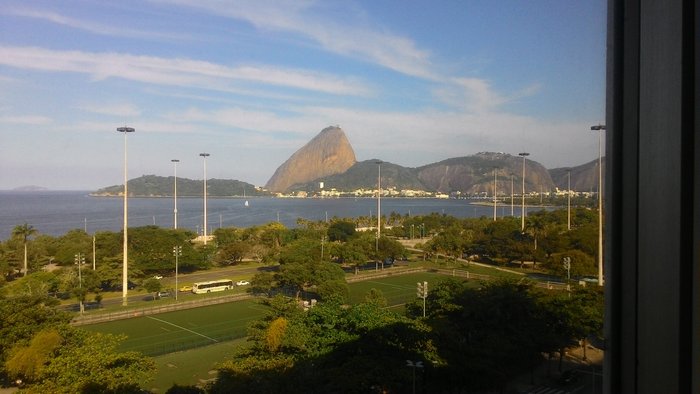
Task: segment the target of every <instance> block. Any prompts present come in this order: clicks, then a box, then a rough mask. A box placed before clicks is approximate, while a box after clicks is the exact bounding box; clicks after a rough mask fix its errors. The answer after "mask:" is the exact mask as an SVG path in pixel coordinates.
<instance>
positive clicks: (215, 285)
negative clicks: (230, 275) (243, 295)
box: [192, 279, 233, 294]
mask: <svg viewBox="0 0 700 394" xmlns="http://www.w3.org/2000/svg"><path fill="white" fill-rule="evenodd" d="M229 289H233V281H232V280H231V279H219V280H210V281H208V282H197V283H195V284H193V285H192V292H193V293H195V294H202V293H210V292H212V291H224V290H229Z"/></svg>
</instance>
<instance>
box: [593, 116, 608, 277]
mask: <svg viewBox="0 0 700 394" xmlns="http://www.w3.org/2000/svg"><path fill="white" fill-rule="evenodd" d="M591 130H592V131H597V132H598V286H603V145H602V144H603V143H602V140H603V130H606V127H605V125H601V124H599V125H596V126H591Z"/></svg>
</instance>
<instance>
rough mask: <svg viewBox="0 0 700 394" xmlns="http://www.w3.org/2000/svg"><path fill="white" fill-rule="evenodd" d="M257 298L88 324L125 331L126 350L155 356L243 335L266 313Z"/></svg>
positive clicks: (91, 327)
mask: <svg viewBox="0 0 700 394" xmlns="http://www.w3.org/2000/svg"><path fill="white" fill-rule="evenodd" d="M264 312H265V307H264V306H262V305H260V304H259V303H258V302H256V301H255V300H245V301H239V302H229V303H226V304H218V305H211V306H206V307H202V308H195V309H186V310H181V311H176V312H169V313H162V314H158V315H153V316H143V317H138V318H133V319H126V320H116V321H113V322H107V323H100V324H93V325H89V326H84V328H85V329H87V330H91V331H98V332H105V333H111V334H124V335H126V336H127V339H126V340H125V341H124V342H123V343H122V345H121V349H122V350H135V351H139V352H142V353H143V354H146V355H149V356H153V355H158V354H166V353H171V352H175V351H179V350H185V349H191V348H195V347H200V346H205V345H211V344H215V343H220V342H224V341H228V340H231V339H235V338H241V337H244V336H245V335H246V330H247V327H248V323H249V322H251V321H252V320H256V319H259V318H260V317H261V316H263V313H264Z"/></svg>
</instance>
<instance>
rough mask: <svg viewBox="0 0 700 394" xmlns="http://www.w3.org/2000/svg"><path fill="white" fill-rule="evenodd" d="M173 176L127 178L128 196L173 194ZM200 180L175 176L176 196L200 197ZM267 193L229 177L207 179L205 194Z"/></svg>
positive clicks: (117, 191)
mask: <svg viewBox="0 0 700 394" xmlns="http://www.w3.org/2000/svg"><path fill="white" fill-rule="evenodd" d="M174 182H175V177H173V176H169V177H163V176H157V175H143V176H140V177H138V178H134V179H130V180H129V196H134V197H170V196H172V195H173V191H174V190H173V186H174ZM123 191H124V185H114V186H109V187H105V188H102V189H99V190H97V191H96V192H93V193H91V195H93V196H119V195H122V193H123ZM203 191H204V185H203V182H202V181H201V180H192V179H187V178H177V195H178V197H200V196H202V195H203V194H204V192H203ZM260 195H269V193H266V192H263V191H260V190H258V189H256V188H255V186H253V185H251V184H250V183H246V182H241V181H236V180H229V179H207V196H209V197H238V196H260Z"/></svg>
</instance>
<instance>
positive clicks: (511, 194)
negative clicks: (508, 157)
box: [510, 172, 515, 217]
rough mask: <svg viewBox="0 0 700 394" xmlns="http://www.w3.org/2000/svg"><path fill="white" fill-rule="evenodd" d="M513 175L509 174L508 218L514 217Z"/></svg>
mask: <svg viewBox="0 0 700 394" xmlns="http://www.w3.org/2000/svg"><path fill="white" fill-rule="evenodd" d="M513 175H514V174H513V173H512V172H511V173H510V217H513V216H515V214H514V213H513V212H514V211H513Z"/></svg>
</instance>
